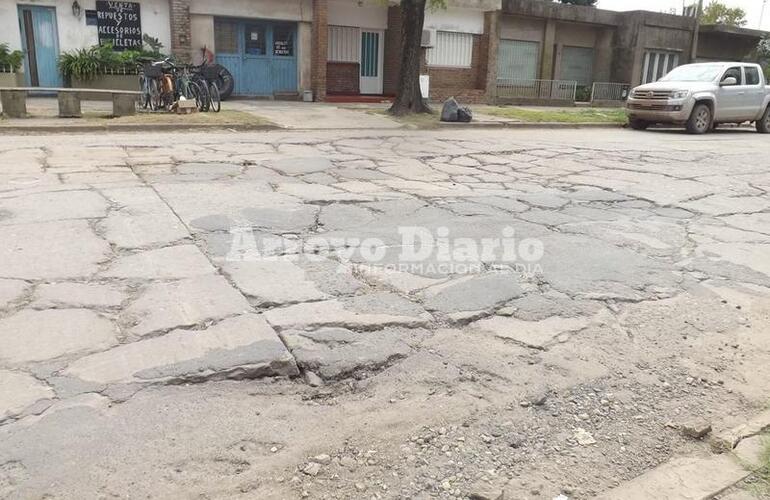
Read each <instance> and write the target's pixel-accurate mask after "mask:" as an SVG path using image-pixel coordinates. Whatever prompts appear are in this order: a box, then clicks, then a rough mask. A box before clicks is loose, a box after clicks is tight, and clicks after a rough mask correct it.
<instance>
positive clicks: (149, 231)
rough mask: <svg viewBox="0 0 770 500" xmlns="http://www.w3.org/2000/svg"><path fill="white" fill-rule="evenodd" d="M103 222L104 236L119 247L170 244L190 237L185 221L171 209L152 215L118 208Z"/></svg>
mask: <svg viewBox="0 0 770 500" xmlns="http://www.w3.org/2000/svg"><path fill="white" fill-rule="evenodd" d="M101 225H102V227H103V228H104V237H105V238H107V240H108V241H109V242H110V243H112V244H113V245H115V246H117V247H118V248H143V247H149V246H155V245H168V244H170V243H174V242H175V241H179V240H181V239H184V238H189V237H190V233H188V232H187V228H185V227H184V224H182V221H180V220H179V219H177V218H176V217H175V216H174V215H173V214H172V213H171V212H170V211H168V210H163V211H160V212H157V213H154V214H150V215H134V214H129V213H122V212H118V213H114V214H111V215H110V216H109V217H107V218H106V219H105V220H104V221H102V223H101Z"/></svg>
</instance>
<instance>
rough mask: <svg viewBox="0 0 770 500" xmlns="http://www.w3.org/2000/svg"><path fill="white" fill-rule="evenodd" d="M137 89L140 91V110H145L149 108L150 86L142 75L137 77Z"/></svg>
mask: <svg viewBox="0 0 770 500" xmlns="http://www.w3.org/2000/svg"><path fill="white" fill-rule="evenodd" d="M139 88H140V89H142V109H147V108H149V107H150V86H149V81H148V80H147V77H145V76H144V75H139Z"/></svg>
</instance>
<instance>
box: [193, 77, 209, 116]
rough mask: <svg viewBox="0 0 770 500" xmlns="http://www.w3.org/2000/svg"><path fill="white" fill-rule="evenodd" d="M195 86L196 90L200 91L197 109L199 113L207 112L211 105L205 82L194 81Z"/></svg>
mask: <svg viewBox="0 0 770 500" xmlns="http://www.w3.org/2000/svg"><path fill="white" fill-rule="evenodd" d="M195 85H197V86H198V89H199V90H200V101H201V102H200V105H199V106H198V109H199V110H200V111H204V112H205V111H208V110H209V107H210V104H211V97H210V96H209V87H208V85H206V82H205V81H203V80H198V79H196V80H195Z"/></svg>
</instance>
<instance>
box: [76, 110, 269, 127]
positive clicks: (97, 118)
mask: <svg viewBox="0 0 770 500" xmlns="http://www.w3.org/2000/svg"><path fill="white" fill-rule="evenodd" d="M83 119H84V120H86V121H88V122H90V123H99V124H103V125H179V126H180V127H184V126H187V125H219V126H222V127H227V126H238V125H249V126H257V125H273V123H272V122H271V121H270V120H267V119H266V118H262V117H261V116H257V115H254V114H251V113H247V112H245V111H235V110H223V111H221V112H219V113H192V114H189V115H178V114H176V113H167V112H153V113H148V112H139V113H137V114H136V115H134V116H121V117H118V118H112V117H109V116H104V115H103V114H100V113H83Z"/></svg>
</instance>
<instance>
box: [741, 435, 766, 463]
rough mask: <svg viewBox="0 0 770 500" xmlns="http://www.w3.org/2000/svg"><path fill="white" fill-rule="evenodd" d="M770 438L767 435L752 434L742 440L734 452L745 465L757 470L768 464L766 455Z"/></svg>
mask: <svg viewBox="0 0 770 500" xmlns="http://www.w3.org/2000/svg"><path fill="white" fill-rule="evenodd" d="M769 445H770V438H768V436H767V435H758V436H752V437H749V438H746V439H744V440H742V441H741V442H740V443H738V446H736V447H735V449H734V450H733V453H735V456H736V457H738V460H739V461H740V463H741V464H743V465H744V466H746V467H748V468H750V469H752V470H757V469H761V468H762V467H766V466H767V462H766V461H765V457H766V454H767V449H768V446H769Z"/></svg>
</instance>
